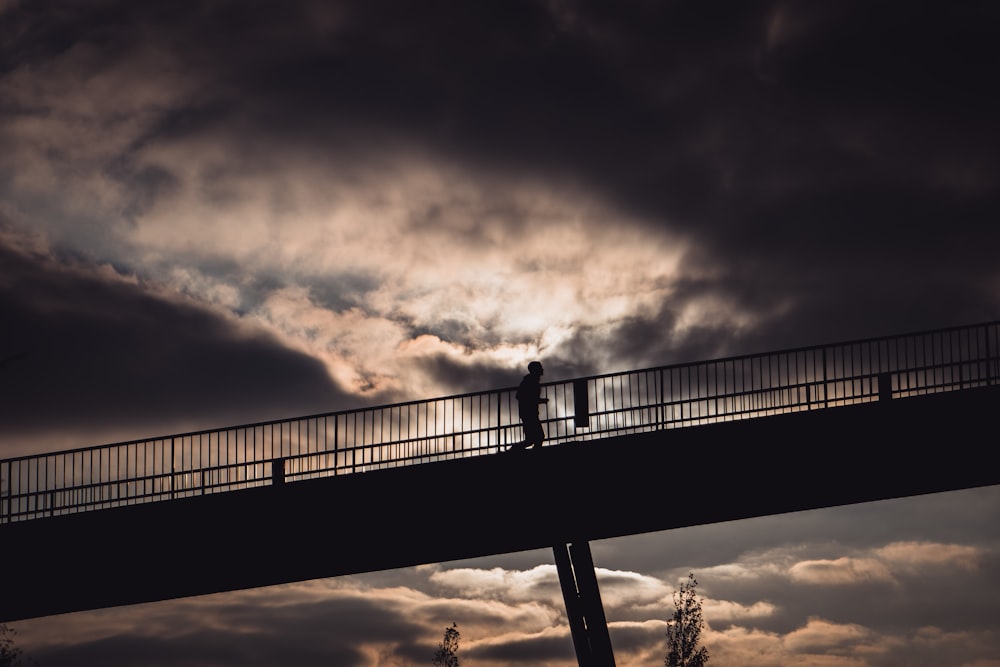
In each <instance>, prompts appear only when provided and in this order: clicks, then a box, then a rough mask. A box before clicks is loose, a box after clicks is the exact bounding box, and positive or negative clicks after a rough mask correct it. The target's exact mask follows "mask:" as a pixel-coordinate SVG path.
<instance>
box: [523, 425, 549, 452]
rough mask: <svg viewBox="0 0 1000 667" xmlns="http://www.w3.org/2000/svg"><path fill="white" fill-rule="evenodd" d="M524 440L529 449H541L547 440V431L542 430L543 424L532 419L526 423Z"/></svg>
mask: <svg viewBox="0 0 1000 667" xmlns="http://www.w3.org/2000/svg"><path fill="white" fill-rule="evenodd" d="M524 440H525V443H526V444H527V445H528V446H529V447H541V446H542V441H543V440H545V431H543V430H542V422H541V421H539V420H538V419H531V420H528V421H526V422H524Z"/></svg>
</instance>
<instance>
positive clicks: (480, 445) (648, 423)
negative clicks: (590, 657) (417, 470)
mask: <svg viewBox="0 0 1000 667" xmlns="http://www.w3.org/2000/svg"><path fill="white" fill-rule="evenodd" d="M998 350H1000V322H991V323H986V324H978V325H972V326H965V327H954V328H949V329H938V330H934V331H926V332H921V333H912V334H904V335H897V336H885V337H880V338H872V339H867V340H860V341H850V342H843V343H836V344H830V345H818V346H813V347H803V348H796V349H791V350H783V351H778V352H767V353H760V354H751V355H743V356H734V357H727V358H723V359H715V360H711V361H702V362H696V363H687V364H674V365H669V366H661V367H657V368H649V369H643V370H635V371H626V372H621V373H610V374H606V375H598V376H590V377H585V378H577V379H573V380H566V381H562V382H549V383H545V384H543V391H544V395H545V396H546V397H547V398H549V402H548V403H547V404H545V405H542V406H541V407H540V415H541V417H542V420H543V423H544V424H545V428H546V433H547V441H546V444H547V445H558V444H566V443H570V442H574V441H584V440H593V439H597V438H605V437H609V436H613V435H623V434H631V433H641V432H646V431H653V430H662V429H673V428H682V427H689V426H698V425H702V424H711V423H716V422H721V421H734V420H741V419H752V418H757V417H762V416H769V415H777V414H785V413H791V412H799V411H804V410H817V409H823V408H829V407H837V406H844V405H854V404H858V403H865V402H870V401H875V400H887V399H890V398H894V399H895V398H905V397H908V396H914V395H919V394H929V393H938V392H945V391H955V390H961V389H967V388H974V387H983V386H988V385H992V384H994V383H996V382H997V381H998V380H1000V368H998V358H997V355H998ZM521 438H522V430H521V426H520V421H519V419H518V416H517V403H516V400H515V398H514V389H513V388H505V389H498V390H490V391H484V392H476V393H468V394H461V395H455V396H447V397H443V398H434V399H428V400H422V401H411V402H406V403H397V404H393V405H386V406H378V407H370V408H363V409H358V410H345V411H339V412H330V413H325V414H319V415H311V416H306V417H297V418H292V419H284V420H278V421H271V422H261V423H256V424H247V425H241V426H231V427H227V428H221V429H213V430H205V431H198V432H192V433H183V434H177V435H172V436H165V437H158V438H150V439H144V440H135V441H130V442H124V443H118V444H112V445H103V446H98V447H86V448H80V449H74V450H69V451H62V452H54V453H48V454H39V455H35V456H22V457H17V458H10V459H4V460H0V523H6V522H13V521H23V520H28V519H36V518H42V517H46V516H53V515H59V514H67V513H73V512H82V511H88V510H96V509H102V508H109V507H116V506H122V505H132V504H137V503H146V502H153V501H161V500H170V499H174V498H184V497H189V496H196V495H205V494H211V493H219V492H226V491H233V490H237V489H246V488H251V487H256V486H265V485H271V484H284V483H292V482H295V481H297V480H301V479H308V478H314V477H327V476H334V475H343V474H356V473H363V472H366V471H370V470H378V469H382V468H391V467H396V466H402V465H414V464H421V463H431V462H434V461H441V460H445V459H454V458H464V457H471V456H482V455H486V454H494V453H497V452H500V451H503V450H505V449H506V448H508V447H509V446H510V445H512V444H514V443H515V442H518V441H520V440H521Z"/></svg>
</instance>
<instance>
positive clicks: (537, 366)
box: [528, 361, 545, 375]
mask: <svg viewBox="0 0 1000 667" xmlns="http://www.w3.org/2000/svg"><path fill="white" fill-rule="evenodd" d="M528 372H529V373H531V374H532V375H542V374H544V373H545V369H543V368H542V362H540V361H532V362H531V363H530V364H528Z"/></svg>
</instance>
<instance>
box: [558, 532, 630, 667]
mask: <svg viewBox="0 0 1000 667" xmlns="http://www.w3.org/2000/svg"><path fill="white" fill-rule="evenodd" d="M552 551H553V553H554V554H555V560H556V570H557V571H558V572H559V585H560V586H561V587H562V594H563V600H564V601H565V603H566V615H567V616H568V617H569V629H570V632H571V633H572V635H573V647H574V648H575V649H576V660H577V662H578V663H579V665H580V667H615V654H614V652H613V651H612V650H611V636H610V635H609V634H608V621H607V619H606V618H605V616H604V605H603V604H602V603H601V591H600V590H599V589H598V587H597V575H596V574H595V572H594V559H593V557H592V556H591V555H590V544H589V543H588V542H586V541H583V542H573V543H570V544H559V545H556V546H554V547H552Z"/></svg>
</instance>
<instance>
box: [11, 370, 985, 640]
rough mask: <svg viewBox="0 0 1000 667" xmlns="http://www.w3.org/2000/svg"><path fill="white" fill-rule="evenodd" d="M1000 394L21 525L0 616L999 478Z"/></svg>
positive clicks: (880, 406)
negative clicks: (999, 420) (998, 415)
mask: <svg viewBox="0 0 1000 667" xmlns="http://www.w3.org/2000/svg"><path fill="white" fill-rule="evenodd" d="M998 399H1000V389H998V388H997V387H985V388H977V389H966V390H962V391H952V392H947V393H941V394H932V395H925V396H917V397H912V398H906V399H902V400H899V399H897V400H891V401H881V402H867V403H863V404H859V405H854V406H847V407H841V408H837V409H829V410H814V411H799V412H793V413H789V414H783V415H777V416H770V417H763V418H759V419H752V420H738V421H729V422H719V423H715V424H709V425H705V426H701V427H698V428H688V429H668V430H659V431H651V432H645V433H635V434H629V435H622V436H609V437H606V438H601V439H594V440H590V441H580V442H566V443H565V444H562V445H559V446H552V447H546V448H545V449H542V450H540V451H537V452H534V451H531V452H525V453H523V454H507V453H502V454H495V455H492V456H478V457H472V458H460V459H454V460H449V461H443V462H440V463H436V464H434V465H419V466H405V467H397V468H387V469H383V470H378V471H373V472H369V473H366V474H359V475H345V476H337V477H322V478H316V479H311V480H304V481H301V482H297V483H294V484H284V485H277V486H262V487H256V488H247V489H243V490H239V491H233V492H230V493H221V494H208V495H204V496H200V495H197V496H192V497H188V498H183V499H177V500H174V501H171V502H160V503H151V504H143V505H129V506H121V507H117V508H112V509H106V510H102V511H95V512H79V513H69V514H64V515H59V516H52V517H49V518H44V519H39V520H31V521H15V522H11V523H7V524H5V525H0V542H2V543H3V545H4V546H3V550H4V565H5V570H6V571H7V572H8V575H9V576H8V577H6V579H5V583H4V590H3V595H0V622H9V621H15V620H21V619H25V618H32V617H38V616H46V615H51V614H58V613H65V612H71V611H79V610H86V609H95V608H102V607H109V606H117V605H124V604H132V603H139V602H148V601H155V600H164V599H171V598H178V597H185V596H191V595H201V594H207V593H215V592H221V591H228V590H237V589H243V588H253V587H259V586H267V585H272V584H280V583H286V582H292V581H301V580H308V579H314V578H320V577H332V576H338V575H345V574H353V573H361V572H369V571H377V570H382V569H391V568H398V567H406V566H412V565H418V564H421V563H433V562H443V561H450V560H457V559H463V558H470V557H476V556H485V555H490V554H500V553H509V552H515V551H522V550H527V549H535V548H543V547H551V546H553V545H555V544H560V543H565V542H569V541H575V540H595V539H603V538H610V537H617V536H622V535H630V534H638V533H644V532H651V531H660V530H667V529H672V528H678V527H683V526H690V525H698V524H705V523H713V522H720V521H730V520H736V519H743V518H749V517H754V516H762V515H769V514H779V513H785V512H793V511H797V510H806V509H813V508H820V507H830V506H836V505H844V504H851V503H859V502H866V501H873V500H880V499H887V498H896V497H904V496H911V495H918V494H925V493H934V492H941V491H951V490H957V489H964V488H972V487H976V486H985V485H993V484H998V483H1000V468H997V466H995V465H994V464H993V463H992V458H993V452H992V451H991V450H992V449H993V446H992V445H991V443H993V442H995V439H996V425H995V420H994V414H995V412H994V411H995V409H996V405H997V400H998ZM984 434H985V435H984ZM684 468H686V469H689V470H691V472H692V474H690V475H686V474H681V475H678V474H677V473H678V470H679V469H684ZM442 525H447V526H448V527H450V528H451V529H452V531H453V532H451V533H447V534H442V532H441V527H442Z"/></svg>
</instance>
